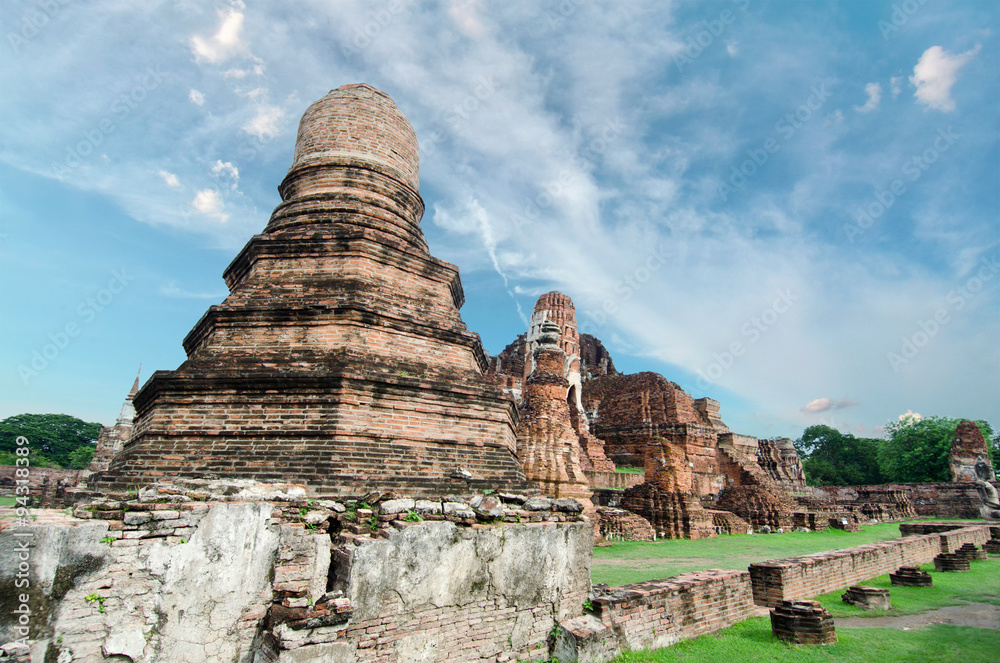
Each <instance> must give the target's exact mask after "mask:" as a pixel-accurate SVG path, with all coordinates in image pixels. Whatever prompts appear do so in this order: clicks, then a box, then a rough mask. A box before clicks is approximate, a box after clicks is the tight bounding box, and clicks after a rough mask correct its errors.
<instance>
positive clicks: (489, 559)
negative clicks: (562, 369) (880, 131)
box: [0, 479, 593, 663]
mask: <svg viewBox="0 0 1000 663" xmlns="http://www.w3.org/2000/svg"><path fill="white" fill-rule="evenodd" d="M366 498H367V499H369V500H371V501H372V503H367V502H361V501H357V502H353V503H352V502H346V503H344V502H336V501H331V500H307V499H305V489H304V487H303V486H301V485H292V484H267V485H262V484H254V483H252V482H246V481H233V480H224V481H211V480H205V479H199V480H185V481H179V482H175V483H173V484H162V485H158V486H154V487H150V488H142V489H140V490H139V491H138V492H137V493H129V494H115V495H110V496H108V497H106V498H102V499H101V500H99V501H97V502H95V503H94V504H92V505H87V506H78V507H77V508H76V509H75V513H76V514H77V515H78V516H80V517H82V518H83V519H82V520H81V519H70V517H69V516H66V515H63V514H61V513H59V512H45V513H43V514H42V516H41V517H40V519H39V521H38V523H33V525H32V526H35V527H38V528H50V530H51V531H42V532H35V534H34V535H35V536H36V537H40V538H41V540H40V541H36V543H38V544H39V545H41V544H46V545H45V549H44V551H43V550H36V551H35V552H34V554H33V555H32V560H34V561H33V563H36V562H37V565H38V566H39V568H38V569H37V573H38V574H46V573H47V574H48V575H49V576H53V575H56V574H61V576H60V577H61V578H62V580H61V583H62V586H61V589H60V591H62V592H67V589H68V593H66V594H65V599H64V598H63V595H62V594H58V595H56V594H53V593H51V592H50V590H49V589H45V587H46V586H47V585H46V583H45V582H44V581H43V580H42V579H41V578H39V577H35V576H32V587H37V588H38V589H39V591H43V592H46V594H45V597H46V598H44V600H43V597H42V596H41V595H39V596H38V597H34V598H33V599H32V600H33V603H32V605H33V606H34V607H35V610H36V612H33V617H34V618H36V619H37V621H38V624H39V625H42V626H43V628H39V629H36V630H33V631H32V632H31V634H30V638H31V639H32V640H35V641H37V642H36V644H37V647H38V648H44V647H45V646H47V647H48V649H49V651H50V652H54V653H53V656H56V655H59V656H62V657H68V656H72V658H73V660H97V659H99V658H100V657H101V652H102V649H103V650H106V651H110V652H112V653H114V654H122V655H127V656H130V657H132V658H135V659H136V660H138V653H137V652H142V650H143V649H144V656H145V657H146V658H148V659H149V660H154V661H167V660H170V661H173V660H179V659H183V660H236V659H237V658H238V659H239V660H244V658H245V659H246V660H251V659H252V660H255V661H262V662H263V661H271V662H274V661H276V662H278V663H296V662H299V661H305V660H351V661H357V662H373V663H374V662H381V663H390V662H391V663H409V662H410V661H416V660H425V661H446V660H447V661H451V660H461V661H484V662H485V661H490V662H491V663H492V662H495V661H498V660H500V661H503V660H506V661H510V660H515V659H516V660H548V659H549V658H550V652H549V647H548V637H549V635H550V633H551V631H552V628H553V626H554V625H556V624H557V623H558V622H559V621H562V620H565V619H567V618H570V617H572V616H574V615H578V614H580V612H581V610H582V609H583V605H584V600H585V599H586V598H587V594H588V591H589V590H590V561H591V554H592V538H593V529H592V526H591V524H590V523H588V522H586V521H585V520H583V518H582V517H581V515H580V509H581V506H580V505H579V504H577V503H575V502H573V501H572V500H558V501H556V500H550V499H546V498H540V497H525V496H518V495H513V494H503V495H501V496H500V498H501V499H497V498H496V497H491V496H484V495H476V496H473V497H472V498H465V499H457V498H454V497H448V498H437V499H435V500H420V499H416V500H414V499H410V498H399V497H396V498H395V499H389V498H388V497H384V496H382V495H379V494H377V493H376V494H372V495H369V496H366ZM420 519H422V521H420ZM415 521H420V522H415ZM8 526H9V523H7V522H3V521H0V548H3V549H9V544H10V542H11V540H12V538H11V537H10V534H11V532H10V531H6V529H7V528H8ZM67 532H70V533H71V534H72V536H73V537H75V539H74V541H76V542H75V543H73V545H72V546H69V545H66V544H65V543H61V544H58V545H56V543H52V544H51V545H49V544H48V542H50V539H51V540H52V541H55V540H57V539H58V540H59V541H63V540H65V539H66V537H67V536H68V535H67ZM73 532H76V533H75V534H73ZM43 535H44V536H43ZM4 537H7V538H4ZM77 539H78V541H77ZM109 543H110V545H108V544H109ZM5 546H7V547H5ZM67 550H69V552H70V553H72V554H70V555H68V556H67V554H65V553H66V551H67ZM45 555H48V556H49V557H50V558H51V559H49V558H46V557H45ZM53 555H54V557H53ZM81 556H89V557H87V559H84V560H83V562H81V561H80V559H78V558H80V557H81ZM8 557H9V558H10V559H8ZM90 558H94V559H90ZM4 560H6V562H7V563H6V564H5V565H3V566H4V568H3V569H0V579H4V580H6V581H10V580H11V579H12V576H11V574H10V573H8V571H9V570H10V568H13V567H11V560H14V562H13V563H14V565H15V566H16V556H15V555H8V556H5V557H4ZM81 563H84V566H80V564H81ZM220 565H221V566H220ZM64 566H65V567H66V568H63V567H64ZM220 568H221V569H223V570H224V572H220V571H219V569H220ZM213 569H214V570H213ZM36 575H37V574H36ZM206 575H207V576H209V577H210V579H208V580H207V579H206V578H205V576H206ZM51 585H52V582H51V578H50V580H49V582H48V586H49V587H50V588H51ZM94 594H96V595H99V596H100V604H99V605H98V603H94V602H93V599H92V598H86V599H85V596H89V595H94ZM186 596H190V597H193V598H191V599H190V601H193V603H191V604H186V603H185V597H186ZM43 604H44V606H45V609H46V611H47V613H46V614H45V615H43V614H41V612H40V608H39V606H41V605H43ZM161 608H162V610H161ZM0 621H2V620H0ZM15 621H16V620H15ZM7 622H9V620H6V621H4V624H0V628H2V627H3V626H5V625H6V624H7ZM154 622H155V623H156V626H155V628H151V625H152V624H153V623H154ZM123 633H125V634H127V636H128V637H127V638H126V637H124V636H123ZM185 638H189V640H185Z"/></svg>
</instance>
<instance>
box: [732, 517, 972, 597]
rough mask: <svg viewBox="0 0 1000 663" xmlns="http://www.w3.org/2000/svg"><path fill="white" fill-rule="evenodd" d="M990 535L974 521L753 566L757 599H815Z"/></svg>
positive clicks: (920, 562) (751, 568) (921, 561)
mask: <svg viewBox="0 0 1000 663" xmlns="http://www.w3.org/2000/svg"><path fill="white" fill-rule="evenodd" d="M989 536H990V528H989V526H987V525H973V526H970V527H962V528H960V529H955V530H952V531H950V532H943V533H939V534H924V535H920V536H905V537H903V538H901V539H896V540H893V541H881V542H879V543H870V544H868V545H864V546H856V547H854V548H844V549H842V550H831V551H828V552H823V553H816V554H813V555H803V556H801V557H790V558H787V559H779V560H770V561H767V562H760V563H758V564H751V565H750V580H751V583H752V586H753V600H754V603H756V604H757V605H763V606H768V607H774V606H776V605H777V604H778V603H780V602H781V601H793V600H797V599H806V598H812V597H814V596H818V595H819V594H823V593H825V592H831V591H834V590H836V589H841V588H843V587H847V586H849V585H854V584H857V583H859V582H862V581H864V580H867V579H869V578H873V577H875V576H878V575H882V574H884V573H889V572H891V571H895V570H896V569H898V568H899V567H901V566H916V565H919V564H927V563H928V562H930V561H931V560H933V559H934V557H935V556H936V555H938V554H939V553H941V552H948V551H953V550H957V549H958V548H959V547H960V546H961V545H962V544H963V543H966V542H971V543H975V544H976V545H982V544H983V543H985V542H986V541H987V540H988V539H989Z"/></svg>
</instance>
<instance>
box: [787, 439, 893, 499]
mask: <svg viewBox="0 0 1000 663" xmlns="http://www.w3.org/2000/svg"><path fill="white" fill-rule="evenodd" d="M881 443H882V441H881V440H875V439H871V438H865V437H854V436H853V435H851V434H850V433H841V432H840V431H839V430H837V429H836V428H831V427H830V426H810V427H809V428H807V429H806V430H805V432H803V433H802V437H800V438H799V439H798V440H795V442H794V444H795V449H796V450H797V451H798V452H799V455H800V456H801V457H802V469H803V471H804V472H805V474H806V482H807V483H808V484H809V485H811V486H864V485H873V484H879V483H885V477H884V476H883V475H882V472H881V470H880V469H879V463H878V449H879V446H880V445H881Z"/></svg>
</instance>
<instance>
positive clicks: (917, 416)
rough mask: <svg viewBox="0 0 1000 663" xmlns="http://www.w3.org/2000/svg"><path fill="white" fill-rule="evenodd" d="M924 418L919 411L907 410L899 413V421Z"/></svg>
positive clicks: (913, 420)
mask: <svg viewBox="0 0 1000 663" xmlns="http://www.w3.org/2000/svg"><path fill="white" fill-rule="evenodd" d="M923 418H924V415H922V414H920V413H919V412H914V411H913V410H907V411H906V412H905V413H903V414H901V415H899V420H900V421H904V422H906V421H909V422H914V423H915V422H917V421H920V420H921V419H923Z"/></svg>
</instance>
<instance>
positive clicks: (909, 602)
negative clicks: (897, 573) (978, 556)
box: [816, 555, 1000, 619]
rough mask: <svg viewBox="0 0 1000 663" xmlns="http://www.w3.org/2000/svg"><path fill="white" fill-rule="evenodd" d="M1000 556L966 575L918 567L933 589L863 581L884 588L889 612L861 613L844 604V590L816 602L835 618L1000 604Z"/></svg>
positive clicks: (885, 579)
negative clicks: (926, 573)
mask: <svg viewBox="0 0 1000 663" xmlns="http://www.w3.org/2000/svg"><path fill="white" fill-rule="evenodd" d="M998 562H1000V556H997V555H991V556H990V559H989V561H985V562H984V561H973V562H971V565H972V571H970V572H969V573H935V572H934V565H933V564H924V565H923V566H921V567H920V568H921V569H923V570H924V571H929V572H930V573H931V575H932V576H933V577H934V586H932V587H892V585H891V583H890V582H889V576H888V575H881V576H878V577H876V578H872V579H871V580H865V581H864V582H862V583H859V584H862V585H865V586H867V587H885V588H887V589H889V590H890V598H891V600H892V609H891V610H864V609H863V608H858V607H855V606H853V605H848V604H846V603H844V602H843V601H842V600H841V598H840V596H841V594H843V593H844V590H843V589H841V590H838V591H836V592H830V593H829V594H823V595H822V596H818V597H817V598H816V600H818V601H819V602H820V603H822V604H823V607H824V608H826V609H827V610H829V611H830V614H831V615H833V616H834V618H835V619H836V618H837V617H883V616H890V617H891V616H895V615H915V614H917V613H921V612H926V611H928V610H934V609H936V608H943V607H945V606H949V605H960V604H962V603H965V602H967V601H973V602H976V603H991V604H993V605H1000V568H998V567H1000V564H998Z"/></svg>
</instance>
